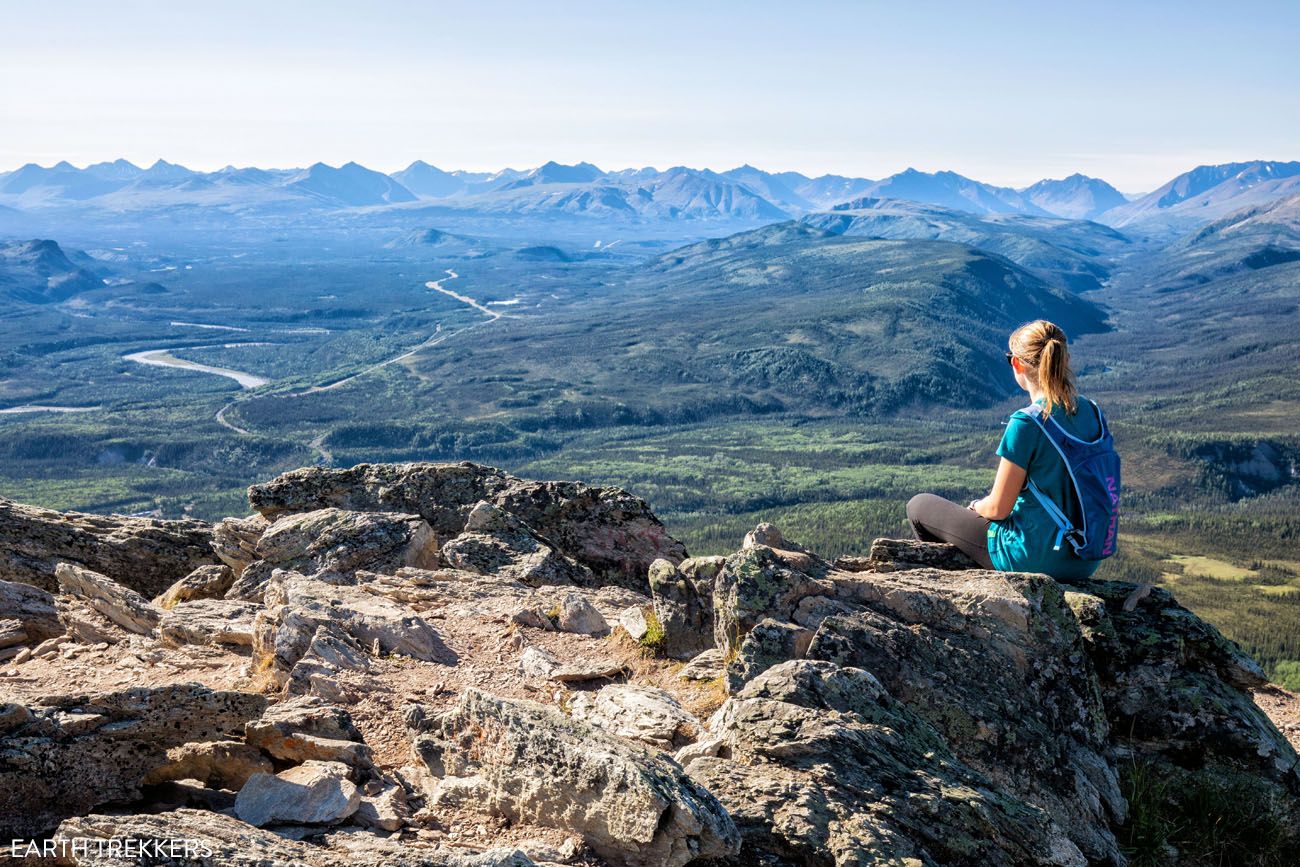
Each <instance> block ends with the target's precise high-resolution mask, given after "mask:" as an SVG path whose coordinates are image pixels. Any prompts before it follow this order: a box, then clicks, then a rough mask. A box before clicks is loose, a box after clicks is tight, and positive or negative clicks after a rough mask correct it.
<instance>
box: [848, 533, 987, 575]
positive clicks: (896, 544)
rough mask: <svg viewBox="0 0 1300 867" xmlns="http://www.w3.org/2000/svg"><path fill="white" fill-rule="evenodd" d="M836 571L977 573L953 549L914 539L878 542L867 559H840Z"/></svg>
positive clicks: (977, 565)
mask: <svg viewBox="0 0 1300 867" xmlns="http://www.w3.org/2000/svg"><path fill="white" fill-rule="evenodd" d="M835 566H836V568H838V569H844V570H846V571H848V572H902V571H906V570H908V569H948V570H958V569H978V568H980V565H979V564H978V563H976V562H975V561H974V560H972V559H971V558H970V557H967V556H966V555H965V554H963V553H962V551H961V549H960V548H958V547H957V546H956V545H948V544H946V543H943V542H918V541H917V540H915V539H877V540H875V541H874V542H872V543H871V550H870V552H869V553H868V554H867V556H866V557H853V556H849V557H841V558H839V559H838V560H836V561H835Z"/></svg>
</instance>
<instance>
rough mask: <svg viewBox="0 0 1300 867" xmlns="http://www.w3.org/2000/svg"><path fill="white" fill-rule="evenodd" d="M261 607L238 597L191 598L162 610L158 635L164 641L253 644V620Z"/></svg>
mask: <svg viewBox="0 0 1300 867" xmlns="http://www.w3.org/2000/svg"><path fill="white" fill-rule="evenodd" d="M261 608H262V606H260V605H258V604H256V603H254V602H243V601H240V600H238V599H194V600H192V601H190V602H180V603H178V604H176V605H175V606H174V607H173V608H171V609H170V610H164V611H163V614H162V618H161V619H160V620H159V621H158V637H159V639H161V640H162V641H164V642H165V643H167V644H171V645H174V646H179V645H182V644H235V645H241V646H249V645H252V643H253V620H254V618H256V617H257V613H258V612H259V611H261Z"/></svg>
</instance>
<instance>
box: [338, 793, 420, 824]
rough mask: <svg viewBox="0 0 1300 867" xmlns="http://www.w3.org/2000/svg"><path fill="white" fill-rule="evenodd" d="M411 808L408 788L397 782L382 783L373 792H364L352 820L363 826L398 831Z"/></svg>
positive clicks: (409, 813) (404, 822)
mask: <svg viewBox="0 0 1300 867" xmlns="http://www.w3.org/2000/svg"><path fill="white" fill-rule="evenodd" d="M410 816H411V808H410V806H409V805H408V804H407V802H406V789H404V788H402V787H401V786H400V785H397V784H396V783H382V784H380V788H379V790H378V791H376V792H374V793H373V794H362V796H361V803H360V804H359V805H358V806H357V811H356V813H354V814H353V815H352V821H353V822H355V823H356V824H358V825H360V826H361V827H363V828H374V829H375V830H377V831H396V830H397V829H399V828H401V827H402V826H403V825H405V824H406V820H407V819H408V818H410Z"/></svg>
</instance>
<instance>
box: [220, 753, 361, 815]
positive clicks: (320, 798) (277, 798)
mask: <svg viewBox="0 0 1300 867" xmlns="http://www.w3.org/2000/svg"><path fill="white" fill-rule="evenodd" d="M348 773H349V769H348V766H347V765H345V764H342V763H341V762H317V761H308V762H303V763H302V764H301V765H298V766H297V767H293V768H289V769H288V770H287V771H282V772H280V773H279V774H275V775H274V776H273V775H271V774H262V773H258V774H253V775H252V776H251V777H249V778H248V782H246V783H244V786H243V788H241V789H240V790H239V796H238V797H237V798H236V799H235V815H237V816H238V817H239V818H240V819H243V820H244V821H245V822H247V823H248V824H250V825H256V826H257V827H259V828H260V827H263V826H265V825H270V824H274V823H284V824H300V823H301V824H309V825H316V824H328V823H332V822H339V821H342V820H343V819H346V818H347V817H348V816H351V815H352V814H353V813H355V812H356V810H357V807H358V806H360V804H361V793H360V792H359V791H358V790H357V787H356V785H355V784H354V783H353V782H352V781H351V780H349V779H348Z"/></svg>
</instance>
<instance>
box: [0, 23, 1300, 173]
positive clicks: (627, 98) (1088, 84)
mask: <svg viewBox="0 0 1300 867" xmlns="http://www.w3.org/2000/svg"><path fill="white" fill-rule="evenodd" d="M0 14H3V19H0V20H3V21H4V22H5V24H4V28H3V30H0V169H8V168H13V167H16V166H17V165H20V164H22V163H25V162H29V161H35V162H40V163H43V164H49V163H52V162H55V161H57V160H60V159H67V160H69V161H71V162H73V163H75V164H77V165H81V164H84V163H87V162H94V161H99V160H103V159H112V158H115V157H119V156H125V157H127V158H129V159H131V160H133V161H135V162H139V163H148V162H151V161H152V160H153V159H155V158H157V157H159V156H161V157H165V158H166V159H168V160H172V161H175V162H181V163H183V164H186V165H189V166H190V167H192V168H200V169H213V168H219V167H221V166H223V165H225V164H227V163H233V164H235V165H260V166H267V167H271V166H281V167H283V166H296V165H306V164H308V163H311V162H314V161H316V160H324V161H326V162H330V163H340V162H345V161H347V160H349V159H355V160H357V161H358V162H361V163H364V164H366V165H369V166H371V167H374V168H378V169H382V170H393V169H396V168H400V167H403V166H405V165H406V164H407V163H409V162H410V161H411V160H414V159H417V158H418V159H424V160H427V161H428V162H431V163H434V164H436V165H439V166H442V167H444V168H467V169H480V170H481V169H495V168H501V167H504V166H513V167H516V168H520V167H527V166H531V165H537V164H539V163H541V162H544V161H545V160H548V159H556V160H560V161H562V162H574V161H578V160H583V159H585V160H590V161H591V162H594V163H596V164H597V165H599V166H601V167H602V168H623V167H627V166H643V165H654V166H658V167H659V168H664V167H667V166H669V165H677V164H685V165H690V166H697V167H709V168H715V169H726V168H730V167H733V166H735V165H738V164H740V163H743V162H749V163H752V164H754V165H757V166H760V167H762V168H766V169H770V170H773V171H779V170H784V169H795V170H798V171H802V172H805V173H808V174H820V173H823V172H836V173H840V174H850V175H860V176H866V177H872V178H879V177H883V176H885V175H888V174H891V173H893V172H896V171H900V170H901V169H904V168H906V167H908V166H915V167H916V168H919V169H922V170H926V171H934V170H938V169H952V170H955V171H959V172H961V173H962V174H966V175H969V176H972V177H975V178H978V179H980V180H986V181H990V182H995V183H1002V184H1011V185H1016V186H1020V185H1024V184H1027V183H1030V182H1032V181H1034V180H1036V179H1038V178H1040V177H1044V176H1050V177H1061V176H1063V175H1065V174H1069V173H1070V172H1073V171H1083V172H1085V173H1088V174H1093V175H1098V176H1101V177H1104V178H1106V179H1107V180H1110V181H1111V182H1112V183H1114V184H1115V185H1116V186H1118V187H1120V189H1123V190H1125V191H1128V192H1136V191H1141V190H1147V189H1151V188H1153V187H1155V186H1157V185H1158V184H1160V183H1162V182H1163V181H1165V180H1167V179H1168V178H1169V177H1171V176H1173V175H1175V174H1177V173H1178V172H1181V171H1184V170H1186V169H1188V168H1191V167H1192V166H1194V165H1197V164H1199V163H1213V162H1226V161H1230V160H1238V159H1251V158H1257V157H1261V158H1268V159H1296V158H1300V147H1298V146H1297V144H1298V143H1300V51H1298V50H1297V45H1298V44H1300V3H1297V2H1253V0H1238V2H1234V3H1231V4H1222V3H1201V2H1141V3H1139V2H1132V0H1130V2H1098V0H1090V2H1087V3H1078V2H1069V3H1067V2H1053V0H1046V2H989V0H986V2H925V0H916V2H902V0H898V2H882V3H877V2H834V0H802V2H797V3H791V2H761V0H751V2H708V0H693V2H649V0H646V2H604V3H594V2H549V3H547V2H540V0H539V2H496V0H475V2H463V3H462V2H425V3H408V2H384V0H369V2H365V3H360V2H327V0H315V2H275V0H261V2H242V0H235V2H203V3H197V2H184V0H171V2H166V3H163V2H130V0H113V2H111V3H106V2H59V0H48V2H41V3H32V2H30V0H23V2H11V0H0Z"/></svg>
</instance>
